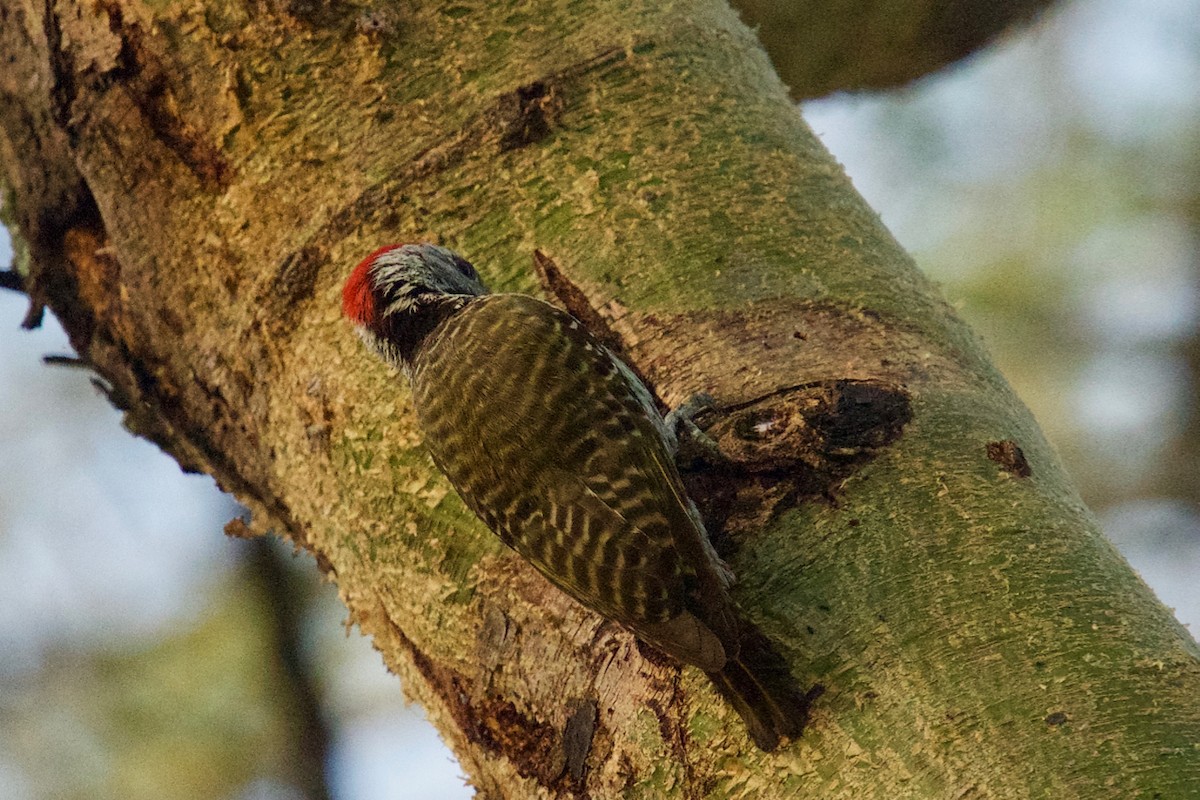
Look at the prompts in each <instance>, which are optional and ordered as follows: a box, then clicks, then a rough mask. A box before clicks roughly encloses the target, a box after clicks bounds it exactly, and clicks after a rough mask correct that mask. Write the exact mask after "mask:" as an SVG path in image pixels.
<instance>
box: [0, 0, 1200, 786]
mask: <svg viewBox="0 0 1200 800" xmlns="http://www.w3.org/2000/svg"><path fill="white" fill-rule="evenodd" d="M0 42H2V45H3V47H2V51H3V52H4V53H5V54H6V60H7V61H8V63H7V64H6V69H5V72H4V73H3V76H0V129H2V131H3V137H2V138H0V142H2V144H0V157H2V158H3V162H4V168H5V170H6V175H7V178H6V182H7V188H8V197H9V198H10V200H9V201H8V202H10V203H11V206H12V207H11V209H10V210H11V211H12V212H13V217H14V218H15V219H16V220H17V222H18V225H19V231H20V233H21V235H22V236H23V237H24V243H25V244H26V245H27V246H28V248H29V252H30V254H31V266H30V271H29V274H28V275H27V277H26V280H25V281H24V283H25V285H26V287H27V288H28V290H29V292H30V294H31V297H32V298H33V300H34V302H35V303H45V304H47V305H49V307H50V308H51V309H52V310H53V311H54V312H55V314H56V315H58V316H59V318H60V319H62V321H63V323H64V325H65V327H66V328H67V330H68V333H69V335H70V337H71V341H72V344H73V345H74V346H75V348H76V350H77V351H78V352H79V354H80V356H81V357H82V358H83V359H85V360H86V361H87V362H88V363H89V364H91V365H92V366H93V368H94V369H95V370H96V372H97V373H98V375H100V376H101V378H102V379H103V381H104V383H105V384H106V386H107V388H108V390H109V392H110V395H111V397H112V398H113V400H114V402H116V403H118V404H119V405H120V406H121V407H122V408H124V409H125V410H126V419H127V423H128V426H129V427H130V429H131V430H133V431H135V432H137V433H140V434H141V435H144V436H147V437H149V438H151V439H153V440H154V441H156V442H158V443H159V444H160V445H161V446H162V447H163V448H164V449H165V450H167V451H168V452H170V453H171V454H173V455H174V456H175V457H176V458H177V459H178V460H179V462H180V464H181V465H183V466H184V467H185V468H190V469H198V470H203V471H206V472H209V473H210V474H212V475H214V476H215V477H216V478H217V480H218V481H219V483H220V484H221V486H222V487H224V488H225V489H226V490H228V491H230V492H233V493H234V494H236V495H237V497H238V499H239V500H241V501H242V502H243V503H245V504H246V505H247V506H248V507H249V508H250V509H251V510H252V512H253V521H252V522H251V524H250V529H251V531H253V532H259V531H263V530H266V529H269V528H273V529H275V530H277V531H279V532H280V533H283V534H284V535H286V536H288V537H290V538H291V539H293V540H294V541H295V542H297V543H299V544H301V545H303V546H304V547H306V548H308V549H309V550H311V551H312V552H313V553H314V554H315V555H316V557H317V559H318V563H320V564H321V565H322V567H323V569H324V570H325V571H326V572H327V574H328V575H329V576H330V577H331V579H333V580H335V581H336V582H337V585H338V587H339V590H340V592H341V596H342V597H343V599H344V600H345V602H346V604H347V606H348V607H349V609H350V613H351V618H352V619H353V620H354V621H355V622H357V623H358V624H359V625H360V626H361V627H362V629H363V630H364V631H365V632H366V633H368V634H370V635H371V636H372V637H373V639H374V642H375V644H376V646H377V647H378V649H379V650H380V652H381V653H382V655H383V658H384V660H385V662H386V663H387V665H388V666H389V668H391V669H392V670H393V671H395V672H396V673H397V674H399V675H400V676H401V678H402V679H403V681H404V684H405V687H406V689H407V691H409V692H410V693H411V694H412V695H413V696H414V697H415V698H416V699H418V700H419V701H420V702H421V703H422V704H424V705H425V707H426V708H427V710H428V711H429V714H430V716H431V718H432V719H433V720H434V721H435V723H436V724H437V725H438V726H439V728H440V729H441V731H442V732H443V734H444V736H445V737H446V739H447V741H448V742H449V743H450V745H451V746H452V747H453V748H454V750H455V751H456V752H457V753H458V755H459V756H460V758H461V760H462V764H463V766H464V768H465V769H466V770H467V772H468V773H469V775H470V777H471V780H472V782H473V783H474V784H475V785H476V786H477V787H479V789H480V790H481V791H482V793H483V794H484V795H485V796H488V797H513V798H526V797H533V796H560V797H572V796H592V797H616V796H627V797H654V798H659V797H700V796H707V795H717V796H729V797H755V798H771V797H822V798H863V797H880V798H895V797H989V798H1025V797H1044V796H1058V797H1081V798H1099V797H1113V798H1117V797H1120V798H1126V797H1134V796H1144V797H1152V796H1160V797H1164V798H1169V797H1183V796H1185V795H1186V793H1187V792H1188V791H1189V788H1194V787H1195V786H1196V785H1197V784H1198V782H1200V750H1198V749H1197V747H1196V743H1197V742H1198V741H1200V706H1198V704H1197V702H1196V698H1197V697H1200V650H1198V648H1197V646H1196V643H1195V642H1194V641H1193V640H1192V639H1191V638H1190V637H1189V635H1188V634H1187V632H1186V631H1185V630H1184V629H1183V628H1182V627H1181V626H1180V625H1179V624H1178V623H1177V622H1176V621H1175V620H1174V619H1173V618H1172V616H1171V614H1170V613H1169V612H1168V611H1167V610H1166V609H1164V608H1163V607H1162V606H1161V605H1160V604H1159V603H1158V602H1157V600H1156V599H1155V598H1154V596H1153V595H1152V593H1151V592H1150V591H1149V590H1148V589H1147V588H1146V587H1145V586H1144V585H1143V584H1142V583H1141V581H1140V580H1139V579H1138V578H1137V576H1136V575H1134V574H1133V573H1132V571H1131V570H1130V569H1129V568H1128V566H1127V565H1126V564H1125V563H1124V562H1123V561H1122V559H1121V558H1120V557H1119V556H1118V555H1117V554H1116V553H1115V551H1114V550H1113V549H1112V548H1111V547H1110V546H1109V545H1108V544H1107V542H1105V540H1104V539H1103V538H1102V536H1101V535H1100V534H1099V533H1098V532H1097V529H1096V526H1095V523H1094V521H1093V519H1092V517H1091V515H1090V514H1089V513H1088V512H1087V510H1086V509H1085V508H1084V507H1083V506H1082V504H1081V503H1080V502H1079V500H1078V497H1077V495H1076V493H1075V491H1074V489H1073V488H1072V487H1071V486H1070V484H1069V482H1068V481H1067V479H1066V478H1065V476H1064V475H1063V473H1062V470H1061V468H1060V467H1059V464H1058V462H1057V459H1056V457H1055V455H1054V453H1053V451H1052V449H1051V448H1050V447H1049V446H1048V445H1047V443H1046V442H1045V441H1044V439H1043V438H1042V435H1041V434H1040V432H1039V431H1038V429H1037V426H1036V424H1035V423H1034V422H1033V420H1032V419H1031V418H1030V417H1029V415H1028V413H1027V411H1026V410H1025V409H1024V407H1023V406H1022V405H1021V403H1020V401H1019V400H1018V399H1017V398H1016V397H1015V396H1014V395H1013V394H1012V392H1011V390H1010V389H1009V388H1008V386H1007V385H1006V384H1005V383H1004V381H1003V379H1002V378H1001V377H1000V376H999V375H998V374H997V373H996V372H995V370H994V369H993V368H992V367H991V366H990V365H989V363H988V361H987V358H986V355H985V354H984V352H983V348H982V346H981V344H980V343H979V341H978V340H977V339H976V338H975V337H974V336H973V335H972V334H971V332H970V331H969V330H967V329H966V328H965V327H964V326H963V325H962V324H961V322H960V321H959V320H958V319H957V318H956V317H955V316H954V314H953V312H952V311H951V309H950V308H949V307H948V306H947V305H946V303H945V302H944V301H943V300H942V299H941V298H940V297H939V296H938V294H937V292H936V291H935V290H934V288H933V287H931V286H930V284H929V283H928V282H927V281H926V280H925V279H924V278H923V277H922V276H921V275H920V274H919V272H918V271H917V270H916V269H915V268H914V266H913V265H912V263H911V261H910V259H909V258H908V257H907V256H906V255H905V254H904V253H903V252H902V250H901V249H900V248H899V247H898V246H897V244H896V243H895V241H894V240H893V239H892V238H891V236H890V235H889V234H888V233H887V231H886V230H885V229H884V228H883V227H882V226H881V225H880V223H879V220H878V219H877V217H876V216H875V215H874V214H873V213H872V212H871V211H870V209H868V208H867V207H866V206H865V205H864V203H863V202H862V200H861V199H860V198H859V197H858V196H857V195H856V194H855V193H854V191H853V189H852V188H851V186H850V185H849V182H848V181H847V180H846V179H845V176H844V175H843V174H842V171H841V170H840V168H838V167H837V165H836V164H835V163H834V161H833V160H832V159H831V158H830V156H829V155H828V154H827V153H826V152H824V150H823V149H822V148H821V146H820V144H819V143H818V142H817V141H816V139H815V138H814V137H813V136H812V134H811V133H810V131H809V130H808V128H807V127H806V126H805V125H804V123H803V122H802V120H801V119H800V118H799V116H798V115H797V114H796V111H795V109H794V107H793V106H792V104H791V102H790V100H789V98H788V96H787V92H786V90H785V88H784V87H783V85H782V84H781V83H780V81H779V80H778V78H777V77H776V76H775V74H774V73H773V72H772V70H771V67H770V64H769V63H768V61H767V58H766V56H765V54H764V53H763V51H762V50H761V49H760V48H759V46H758V44H757V43H756V41H755V39H754V37H753V35H752V34H751V33H750V31H749V30H748V29H746V28H745V27H744V26H743V25H742V24H741V23H740V22H739V21H738V19H737V18H736V16H735V15H734V14H733V12H732V11H731V10H730V9H729V8H728V7H727V6H725V5H724V4H723V3H718V2H711V1H702V0H696V1H695V2H683V3H675V4H663V3H658V2H649V1H647V2H633V3H614V2H603V1H602V0H595V1H594V2H590V3H577V4H574V5H572V6H571V7H570V8H566V7H564V6H563V5H560V4H555V3H548V2H532V3H528V4H521V5H518V4H507V3H478V4H473V3H463V4H456V5H442V4H432V3H420V2H411V3H406V4H403V5H395V6H393V5H385V4H382V3H376V4H372V5H369V6H367V5H364V6H355V5H350V4H349V3H344V2H335V1H331V2H325V3H321V2H315V1H310V2H305V1H304V0H291V2H285V0H275V1H274V2H271V1H270V0H263V1H262V2H257V3H247V4H241V3H234V2H214V3H206V4H154V5H153V6H149V5H143V4H141V3H137V2H132V0H128V1H125V0H100V1H99V2H96V3H92V4H75V3H69V2H54V1H53V0H51V1H50V2H47V3H46V4H33V3H29V2H20V1H19V0H5V1H4V2H3V3H0ZM416 239H432V240H437V241H441V242H442V243H444V244H448V245H450V246H453V247H454V248H456V249H458V250H460V251H461V252H463V253H464V254H465V255H467V256H468V257H469V258H471V259H472V260H473V261H474V262H475V263H476V265H477V266H479V267H480V270H481V272H482V274H483V276H484V279H485V280H486V281H487V282H488V283H489V285H490V286H491V287H492V288H493V289H495V290H504V291H514V290H516V291H528V292H536V291H537V283H536V278H535V275H534V272H533V270H532V267H531V263H530V256H531V253H532V251H533V250H534V249H541V250H543V251H545V252H546V253H547V254H548V255H549V256H550V257H551V258H552V259H553V261H554V263H556V264H557V265H558V266H559V268H560V269H561V270H562V273H563V275H564V276H565V278H566V279H567V280H568V281H569V283H571V284H572V285H573V286H574V287H575V288H576V289H578V290H579V291H580V292H581V293H582V294H581V295H571V294H570V293H569V292H567V293H564V295H563V296H564V297H576V298H578V297H579V296H582V297H583V298H585V300H586V303H587V305H589V306H590V308H591V309H592V310H594V311H596V312H597V313H598V314H599V316H600V317H601V318H602V319H604V320H605V321H606V322H607V323H608V325H609V326H610V327H611V329H612V331H613V332H614V333H615V335H616V336H618V337H619V339H620V341H621V344H622V346H623V348H624V350H625V351H626V353H627V354H628V355H629V357H630V359H631V361H632V362H633V363H634V364H635V365H636V366H637V367H638V368H639V369H640V370H641V371H642V372H643V373H644V374H645V375H646V376H647V377H648V378H649V380H650V381H651V382H652V383H653V384H654V386H655V387H656V389H657V391H658V393H659V395H660V396H661V397H662V398H663V399H664V400H665V401H666V402H667V403H668V404H671V405H674V404H677V403H679V402H680V401H681V400H683V399H684V398H686V397H688V396H690V395H691V394H693V393H695V392H698V391H708V392H710V393H711V394H713V395H714V396H715V398H716V400H717V403H718V406H719V411H718V413H716V414H712V415H709V417H707V418H702V420H701V421H702V422H703V423H704V424H705V426H707V427H708V429H709V430H710V432H711V433H712V434H713V436H714V437H715V438H716V439H717V440H718V442H719V443H720V444H721V445H722V447H723V448H724V449H725V451H726V452H727V454H729V455H730V458H731V459H732V466H731V465H724V466H722V467H720V468H717V467H712V466H709V467H708V468H702V469H699V470H697V471H696V472H695V473H694V474H693V475H692V476H691V479H692V481H693V485H694V486H695V487H696V495H697V500H698V501H699V502H700V503H701V504H702V505H703V506H704V507H705V510H706V511H707V513H708V514H709V515H710V516H711V517H712V518H713V519H714V520H716V522H715V523H714V526H715V527H719V530H718V531H716V532H717V534H719V535H718V544H719V546H720V547H721V548H722V550H723V552H724V553H725V554H726V556H727V558H728V560H729V561H730V562H731V564H732V566H733V567H734V569H735V571H736V572H737V573H738V575H739V577H740V583H739V584H738V586H737V587H735V594H736V598H737V600H738V602H739V603H740V604H741V606H742V607H743V609H744V610H745V612H746V613H747V614H748V615H749V616H750V617H751V618H753V619H754V620H755V621H756V622H757V623H758V624H759V625H760V626H761V628H762V630H763V631H764V632H765V633H766V635H767V636H769V637H770V638H771V639H772V640H773V641H774V642H775V643H776V644H777V645H778V646H779V647H780V649H781V650H783V652H784V653H785V654H786V655H787V657H788V659H789V661H790V663H791V665H792V668H793V671H794V673H795V674H796V675H797V677H799V678H801V679H803V680H804V681H805V682H806V683H820V684H823V685H824V686H825V687H826V693H825V695H824V696H823V697H822V698H821V699H820V700H819V701H818V703H817V705H816V707H815V709H814V713H813V718H812V721H811V724H810V727H809V730H808V732H807V733H806V734H805V736H804V738H803V739H802V740H801V741H799V742H797V743H795V744H794V745H793V746H791V747H788V748H784V749H781V750H780V751H779V752H777V753H774V754H771V755H767V754H764V753H762V752H760V751H757V750H755V749H754V748H753V747H752V746H751V745H750V744H749V742H748V739H747V738H746V734H745V730H744V728H743V727H742V726H741V723H740V721H739V720H738V718H737V717H736V715H735V714H733V713H732V711H731V710H730V709H729V708H727V707H726V706H725V705H723V703H722V702H721V700H720V698H719V697H718V696H717V695H716V693H715V692H714V691H713V690H712V688H711V686H709V684H708V683H707V681H706V679H705V678H704V676H703V674H701V673H699V672H698V671H696V670H693V669H682V670H681V669H679V668H678V667H677V666H675V665H673V664H671V663H669V662H668V661H667V660H666V659H664V658H663V657H661V656H658V655H657V654H655V653H653V652H652V651H650V650H649V649H647V648H642V647H639V646H638V645H637V644H636V642H635V641H634V639H633V638H632V637H631V636H630V635H629V634H627V633H625V632H623V631H621V630H619V629H618V628H616V627H615V626H614V625H612V624H608V623H605V622H604V620H602V619H600V618H598V617H597V616H596V615H594V614H592V613H590V612H588V611H586V610H585V609H583V608H581V607H580V606H578V605H576V604H575V603H573V602H572V601H570V600H568V599H567V598H566V597H565V596H564V595H562V594H561V593H559V592H558V591H556V590H554V589H553V588H551V587H550V586H549V584H547V583H546V581H544V580H543V579H542V578H541V577H540V576H539V575H538V574H537V573H536V572H535V571H534V570H533V569H532V568H531V567H529V566H528V565H526V564H524V563H523V562H521V561H520V559H519V558H517V557H516V556H515V555H513V554H512V553H510V552H508V551H506V550H505V549H504V548H503V547H502V546H501V545H500V544H499V543H498V542H497V540H496V539H495V538H494V537H493V536H492V535H491V534H489V533H488V532H487V531H486V530H484V529H483V528H482V527H481V526H480V524H479V523H478V522H476V521H475V520H474V518H473V517H471V515H470V514H469V513H468V512H467V511H466V510H465V509H464V507H463V505H462V504H461V503H460V501H459V500H458V499H457V497H456V496H455V495H454V494H453V493H452V492H450V491H449V488H448V486H447V484H446V482H445V481H444V480H443V479H442V478H441V477H440V476H438V475H437V474H436V473H435V472H434V471H433V469H432V466H431V464H430V463H429V461H428V459H427V458H426V456H425V455H424V453H423V451H422V450H421V448H420V442H419V439H418V436H417V434H416V433H415V430H414V427H413V421H412V417H411V415H410V414H409V413H408V412H409V405H408V404H409V400H408V393H407V391H406V390H405V389H404V388H403V386H402V384H401V383H400V382H399V381H398V378H397V376H396V375H394V374H391V373H390V372H389V371H388V370H387V369H386V368H385V367H383V366H382V365H381V364H379V363H377V362H376V360H375V359H373V358H372V357H371V356H370V355H369V354H367V353H366V352H364V350H363V348H362V347H361V345H360V344H359V343H358V341H357V340H356V339H355V337H354V336H353V335H352V333H351V332H350V330H349V327H348V326H347V325H346V324H345V323H344V321H343V320H341V319H340V318H339V310H338V293H339V288H340V284H341V281H342V280H343V278H344V277H345V275H346V274H347V272H348V270H349V269H350V267H351V266H352V265H353V264H354V263H355V262H356V261H357V260H358V259H359V258H361V257H362V256H363V255H365V254H366V253H367V252H369V251H370V250H372V249H373V248H374V247H376V246H377V245H380V244H384V243H387V242H390V241H395V240H416ZM574 302H578V300H576V301H574ZM231 531H232V532H236V533H245V532H246V531H244V530H242V529H241V528H240V527H239V526H238V525H234V526H233V527H232V528H231Z"/></svg>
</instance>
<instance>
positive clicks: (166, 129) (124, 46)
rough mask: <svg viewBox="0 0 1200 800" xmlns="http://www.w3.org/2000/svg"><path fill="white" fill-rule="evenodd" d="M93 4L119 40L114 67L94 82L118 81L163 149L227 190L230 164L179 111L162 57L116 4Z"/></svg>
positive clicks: (205, 181)
mask: <svg viewBox="0 0 1200 800" xmlns="http://www.w3.org/2000/svg"><path fill="white" fill-rule="evenodd" d="M97 7H98V8H99V9H100V10H102V11H103V12H104V13H105V14H107V15H108V27H109V31H111V32H112V33H113V35H115V36H116V37H118V39H119V40H120V42H121V49H120V53H119V54H118V56H117V67H116V69H114V70H112V71H111V72H109V73H107V74H105V75H104V76H97V80H101V79H102V80H104V81H105V82H107V81H110V80H119V81H121V82H122V83H121V85H122V86H123V87H124V88H125V90H126V91H127V92H128V94H129V97H130V99H131V100H132V101H133V104H134V105H135V106H136V107H137V109H138V110H139V111H140V112H141V115H142V118H143V119H144V120H145V121H146V124H147V125H148V126H149V127H150V129H151V130H152V131H153V132H154V134H155V135H156V136H157V137H158V139H159V141H161V142H162V143H163V144H164V145H166V147H167V149H169V150H170V151H171V152H172V153H174V154H175V156H176V157H177V158H178V159H179V160H180V161H181V162H182V163H183V164H184V166H186V167H187V169H188V170H189V171H190V172H191V173H192V174H193V175H194V176H195V177H196V179H197V180H198V181H199V182H200V184H201V185H202V186H203V187H204V188H205V189H206V190H208V191H220V190H222V189H224V188H226V187H227V186H228V185H229V183H230V181H231V180H232V178H233V175H234V169H233V166H232V165H231V164H230V163H229V161H228V160H227V159H226V158H225V155H224V154H223V153H222V152H221V151H220V149H219V148H218V147H217V146H216V145H214V144H213V143H212V142H210V141H209V140H208V138H207V137H206V136H205V135H204V133H203V131H200V130H197V129H196V127H195V126H194V125H192V124H191V123H190V122H188V121H187V120H186V119H184V117H183V116H182V115H180V113H179V111H178V109H177V106H178V102H177V98H176V97H175V93H174V91H173V90H172V88H171V84H170V78H169V75H168V73H167V71H166V69H165V68H164V67H163V64H162V61H161V59H160V58H159V57H158V55H157V54H156V53H154V52H153V51H152V49H151V48H150V47H149V46H148V45H147V42H146V35H145V32H144V31H143V30H142V28H141V26H140V25H137V24H128V25H127V24H125V19H124V13H123V11H122V9H121V6H120V5H119V4H118V3H115V2H111V0H109V1H108V2H101V3H99V4H98V5H97Z"/></svg>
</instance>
